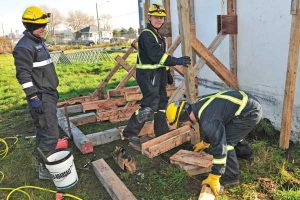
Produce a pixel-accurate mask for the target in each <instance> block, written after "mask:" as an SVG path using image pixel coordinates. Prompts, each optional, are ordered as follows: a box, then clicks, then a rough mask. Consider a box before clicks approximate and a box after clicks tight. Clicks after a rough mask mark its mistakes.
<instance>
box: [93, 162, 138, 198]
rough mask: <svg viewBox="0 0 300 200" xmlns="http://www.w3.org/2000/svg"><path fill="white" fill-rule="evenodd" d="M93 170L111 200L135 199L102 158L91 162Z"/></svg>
mask: <svg viewBox="0 0 300 200" xmlns="http://www.w3.org/2000/svg"><path fill="white" fill-rule="evenodd" d="M92 165H93V169H94V172H95V174H96V176H97V177H98V179H99V180H100V181H101V183H102V185H103V186H104V187H105V189H106V191H107V192H108V193H109V195H110V196H111V198H112V199H113V200H124V199H126V200H136V198H135V196H134V195H133V194H132V192H130V191H129V190H128V188H127V187H126V185H125V184H124V183H123V182H122V181H121V180H120V179H119V177H118V176H117V175H116V174H115V173H114V171H113V170H112V169H111V168H110V167H109V166H108V164H107V163H106V162H105V161H104V160H103V159H99V160H96V161H94V162H92Z"/></svg>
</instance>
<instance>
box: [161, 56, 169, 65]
mask: <svg viewBox="0 0 300 200" xmlns="http://www.w3.org/2000/svg"><path fill="white" fill-rule="evenodd" d="M167 58H168V54H166V53H164V55H163V56H162V57H161V59H160V61H159V64H161V65H163V64H165V62H166V60H167Z"/></svg>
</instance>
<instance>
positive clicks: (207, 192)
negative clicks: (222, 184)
mask: <svg viewBox="0 0 300 200" xmlns="http://www.w3.org/2000/svg"><path fill="white" fill-rule="evenodd" d="M214 199H215V195H214V194H213V192H212V191H211V189H210V187H209V186H207V185H203V186H202V189H201V192H200V195H199V198H198V200H214Z"/></svg>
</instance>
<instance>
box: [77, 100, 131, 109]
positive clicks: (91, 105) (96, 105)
mask: <svg viewBox="0 0 300 200" xmlns="http://www.w3.org/2000/svg"><path fill="white" fill-rule="evenodd" d="M125 104H126V101H125V99H124V98H116V99H103V100H98V101H91V102H87V103H82V109H83V112H86V111H88V110H98V109H102V110H103V109H104V110H105V109H111V108H112V107H118V106H124V105H125Z"/></svg>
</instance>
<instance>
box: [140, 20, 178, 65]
mask: <svg viewBox="0 0 300 200" xmlns="http://www.w3.org/2000/svg"><path fill="white" fill-rule="evenodd" d="M138 46H139V50H138V61H137V65H136V68H138V69H158V68H161V67H166V66H175V65H176V58H175V57H172V56H170V55H168V54H167V53H166V42H165V39H164V38H163V37H162V36H160V35H159V34H158V33H157V30H156V29H155V28H154V27H153V26H152V25H150V24H148V25H147V28H146V29H144V30H143V31H142V33H141V34H140V36H139V39H138Z"/></svg>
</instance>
